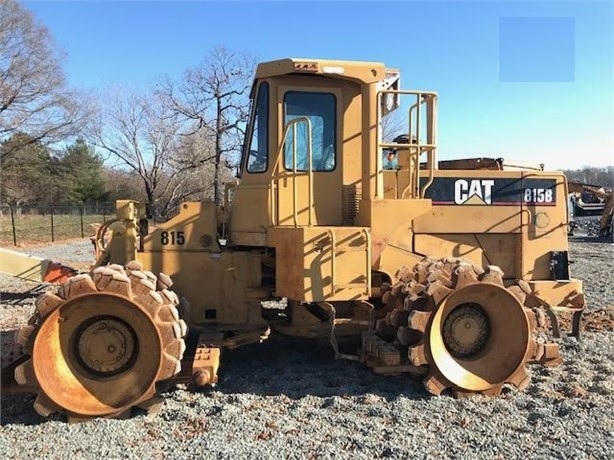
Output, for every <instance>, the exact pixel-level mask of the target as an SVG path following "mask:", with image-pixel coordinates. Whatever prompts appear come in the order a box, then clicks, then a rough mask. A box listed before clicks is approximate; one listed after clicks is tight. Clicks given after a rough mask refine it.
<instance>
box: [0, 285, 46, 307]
mask: <svg viewBox="0 0 614 460" xmlns="http://www.w3.org/2000/svg"><path fill="white" fill-rule="evenodd" d="M46 290H47V286H45V285H44V284H41V285H40V286H36V287H35V288H32V289H29V290H27V291H24V292H4V291H0V302H2V303H3V304H9V305H19V304H21V303H23V301H24V300H27V299H34V298H36V297H38V296H39V295H40V294H42V293H43V292H45V291H46Z"/></svg>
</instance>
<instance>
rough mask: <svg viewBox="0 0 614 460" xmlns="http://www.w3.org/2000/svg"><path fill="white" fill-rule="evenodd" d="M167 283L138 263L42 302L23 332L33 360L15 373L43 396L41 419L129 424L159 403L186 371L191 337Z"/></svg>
mask: <svg viewBox="0 0 614 460" xmlns="http://www.w3.org/2000/svg"><path fill="white" fill-rule="evenodd" d="M163 278H164V281H163V282H161V283H158V279H157V277H156V276H155V275H153V274H152V273H151V272H144V271H142V268H141V267H140V265H139V264H137V263H134V262H132V263H131V264H129V265H127V266H126V267H122V266H120V265H109V266H106V267H98V268H96V269H94V270H93V271H92V272H91V273H90V274H83V275H78V276H75V277H73V278H71V279H69V280H68V281H67V282H65V283H64V284H62V285H61V286H60V287H59V289H58V291H57V293H55V294H54V293H50V292H46V293H44V294H42V295H41V296H40V297H39V298H38V299H37V300H36V308H35V311H34V315H33V316H32V317H31V318H30V320H29V321H28V326H24V327H23V328H21V329H20V330H19V331H18V333H17V340H18V341H19V342H20V344H21V345H23V346H24V349H25V350H26V352H27V353H28V354H29V355H30V358H29V359H28V360H27V361H25V362H24V363H23V364H21V365H20V366H18V367H17V368H16V369H15V380H16V381H17V382H18V383H19V384H22V385H30V386H34V387H36V388H37V389H38V397H37V398H36V402H35V403H34V408H35V410H36V411H37V412H38V413H39V414H41V415H42V416H44V417H46V416H49V415H50V414H52V413H54V412H64V413H66V414H67V416H68V417H69V419H71V420H87V419H91V418H95V417H121V416H125V415H126V414H128V413H129V411H130V409H131V408H132V407H133V406H137V405H138V406H139V407H146V406H148V404H149V403H150V402H151V401H155V396H156V383H157V382H159V381H162V380H165V379H168V378H170V377H172V376H173V375H175V374H177V373H178V372H179V371H180V370H181V363H180V362H181V359H182V357H183V352H184V351H185V342H184V336H185V334H186V331H187V328H186V325H185V322H184V321H183V320H182V319H180V318H179V314H178V311H177V296H176V295H174V293H172V292H171V291H169V290H168V286H169V285H170V279H169V278H168V276H166V275H164V276H163ZM157 288H159V289H160V291H157V290H156V289H157Z"/></svg>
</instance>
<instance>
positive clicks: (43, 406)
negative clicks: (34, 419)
mask: <svg viewBox="0 0 614 460" xmlns="http://www.w3.org/2000/svg"><path fill="white" fill-rule="evenodd" d="M34 410H35V411H36V412H38V413H39V414H40V415H42V416H43V417H49V416H50V415H51V414H53V413H54V412H58V411H60V410H61V408H60V407H59V406H58V405H57V404H55V403H54V402H53V401H52V400H51V399H49V398H48V397H47V396H46V395H45V394H44V393H39V395H38V396H37V397H36V400H35V401H34Z"/></svg>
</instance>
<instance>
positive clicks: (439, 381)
mask: <svg viewBox="0 0 614 460" xmlns="http://www.w3.org/2000/svg"><path fill="white" fill-rule="evenodd" d="M422 383H423V384H424V388H426V391H428V392H429V393H431V394H432V395H435V396H439V395H440V394H441V393H442V392H443V391H444V390H445V389H446V388H449V387H451V386H452V384H451V383H450V382H448V381H447V380H446V379H445V378H444V377H443V376H442V375H439V373H438V372H434V371H433V370H432V369H431V371H430V372H429V374H428V375H427V376H426V378H425V379H424V380H423V382H422Z"/></svg>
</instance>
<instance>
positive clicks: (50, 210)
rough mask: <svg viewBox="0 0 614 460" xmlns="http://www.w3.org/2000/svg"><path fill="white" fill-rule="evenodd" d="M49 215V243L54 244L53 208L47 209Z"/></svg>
mask: <svg viewBox="0 0 614 460" xmlns="http://www.w3.org/2000/svg"><path fill="white" fill-rule="evenodd" d="M49 214H50V215H51V242H52V243H55V229H54V228H53V206H50V207H49Z"/></svg>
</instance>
